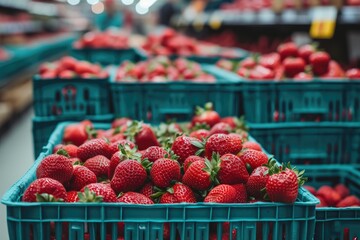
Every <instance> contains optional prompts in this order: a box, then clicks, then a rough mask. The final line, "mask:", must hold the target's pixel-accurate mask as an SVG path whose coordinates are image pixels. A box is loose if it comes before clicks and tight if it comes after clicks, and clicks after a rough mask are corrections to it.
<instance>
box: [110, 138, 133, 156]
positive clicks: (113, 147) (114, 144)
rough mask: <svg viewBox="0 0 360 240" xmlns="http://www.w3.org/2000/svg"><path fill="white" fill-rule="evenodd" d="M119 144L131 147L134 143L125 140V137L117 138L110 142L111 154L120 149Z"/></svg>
mask: <svg viewBox="0 0 360 240" xmlns="http://www.w3.org/2000/svg"><path fill="white" fill-rule="evenodd" d="M120 145H121V146H125V145H128V146H129V147H130V148H131V149H133V148H135V143H133V142H131V141H129V140H126V139H121V140H118V141H116V142H112V143H111V144H110V149H111V154H112V155H114V153H116V152H118V151H119V150H120Z"/></svg>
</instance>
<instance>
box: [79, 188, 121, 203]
mask: <svg viewBox="0 0 360 240" xmlns="http://www.w3.org/2000/svg"><path fill="white" fill-rule="evenodd" d="M81 192H83V194H80V195H79V199H80V200H79V201H80V202H116V201H117V199H116V194H115V192H114V190H113V189H111V187H110V186H109V185H108V184H104V183H91V184H88V185H86V186H85V187H83V188H82V189H81Z"/></svg>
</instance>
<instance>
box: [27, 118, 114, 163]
mask: <svg viewBox="0 0 360 240" xmlns="http://www.w3.org/2000/svg"><path fill="white" fill-rule="evenodd" d="M84 119H88V120H90V121H92V122H95V123H96V122H107V123H110V122H111V121H112V120H113V119H114V116H113V115H112V114H108V115H99V116H87V117H85V118H84V117H68V118H61V117H34V118H33V120H32V132H33V147H34V159H36V158H37V157H38V156H39V155H40V153H41V152H43V151H44V149H43V147H44V146H46V145H47V143H48V141H49V138H50V136H51V134H52V132H53V131H54V130H55V128H56V126H57V125H58V124H59V123H60V122H65V121H82V120H84Z"/></svg>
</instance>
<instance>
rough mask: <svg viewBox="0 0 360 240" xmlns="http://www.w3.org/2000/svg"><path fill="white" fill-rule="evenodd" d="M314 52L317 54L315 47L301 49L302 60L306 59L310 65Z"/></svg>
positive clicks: (307, 46)
mask: <svg viewBox="0 0 360 240" xmlns="http://www.w3.org/2000/svg"><path fill="white" fill-rule="evenodd" d="M314 52H315V47H314V46H313V45H310V44H306V45H304V46H301V47H300V48H299V57H301V58H302V59H304V61H305V62H306V63H308V62H309V61H310V59H309V58H310V55H311V54H313V53H314Z"/></svg>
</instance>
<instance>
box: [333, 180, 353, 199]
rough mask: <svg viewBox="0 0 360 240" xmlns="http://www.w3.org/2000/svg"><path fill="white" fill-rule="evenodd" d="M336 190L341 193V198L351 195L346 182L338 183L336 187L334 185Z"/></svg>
mask: <svg viewBox="0 0 360 240" xmlns="http://www.w3.org/2000/svg"><path fill="white" fill-rule="evenodd" d="M334 190H335V191H336V192H337V193H338V194H340V196H341V198H345V197H347V196H349V195H350V190H349V188H348V187H346V186H345V185H344V184H341V183H339V184H337V185H336V186H335V187H334Z"/></svg>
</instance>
